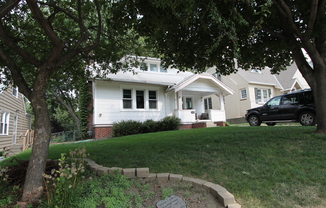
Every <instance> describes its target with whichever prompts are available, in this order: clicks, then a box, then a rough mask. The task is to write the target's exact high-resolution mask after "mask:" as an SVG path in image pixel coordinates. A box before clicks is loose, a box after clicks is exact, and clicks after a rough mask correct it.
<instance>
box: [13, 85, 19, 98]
mask: <svg viewBox="0 0 326 208" xmlns="http://www.w3.org/2000/svg"><path fill="white" fill-rule="evenodd" d="M14 92H15V93H14ZM12 96H14V97H15V98H18V87H12Z"/></svg>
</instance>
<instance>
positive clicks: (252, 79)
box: [237, 68, 282, 88]
mask: <svg viewBox="0 0 326 208" xmlns="http://www.w3.org/2000/svg"><path fill="white" fill-rule="evenodd" d="M237 73H238V74H239V75H240V76H241V77H243V78H244V79H245V80H246V81H247V82H248V83H252V84H263V85H273V86H275V87H277V88H281V87H282V86H281V85H280V83H279V82H278V80H277V79H276V77H275V76H274V75H272V74H271V72H270V69H269V68H265V69H263V70H260V71H259V72H253V71H246V70H243V69H239V70H238V72H237Z"/></svg>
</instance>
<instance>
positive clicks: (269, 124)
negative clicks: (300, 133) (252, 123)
mask: <svg viewBox="0 0 326 208" xmlns="http://www.w3.org/2000/svg"><path fill="white" fill-rule="evenodd" d="M266 124H267V126H275V125H276V123H266Z"/></svg>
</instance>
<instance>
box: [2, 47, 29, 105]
mask: <svg viewBox="0 0 326 208" xmlns="http://www.w3.org/2000/svg"><path fill="white" fill-rule="evenodd" d="M0 58H1V59H2V61H3V62H4V63H5V64H6V66H8V67H9V69H10V72H11V77H12V79H13V80H14V83H15V84H16V85H17V86H18V87H19V90H20V91H21V92H22V93H23V94H24V95H25V96H26V97H27V98H28V99H30V95H31V90H30V89H29V87H28V85H27V83H26V82H25V79H24V78H23V75H22V73H21V70H20V68H19V67H18V66H17V65H16V64H15V62H14V61H13V60H12V59H11V58H10V57H9V56H8V54H7V53H6V52H5V51H4V50H3V49H2V48H1V47H0Z"/></svg>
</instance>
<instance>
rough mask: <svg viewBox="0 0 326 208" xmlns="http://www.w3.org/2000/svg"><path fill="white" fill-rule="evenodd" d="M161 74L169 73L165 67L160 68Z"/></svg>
mask: <svg viewBox="0 0 326 208" xmlns="http://www.w3.org/2000/svg"><path fill="white" fill-rule="evenodd" d="M160 72H164V73H166V72H167V69H166V68H165V67H164V66H162V65H161V66H160Z"/></svg>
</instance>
